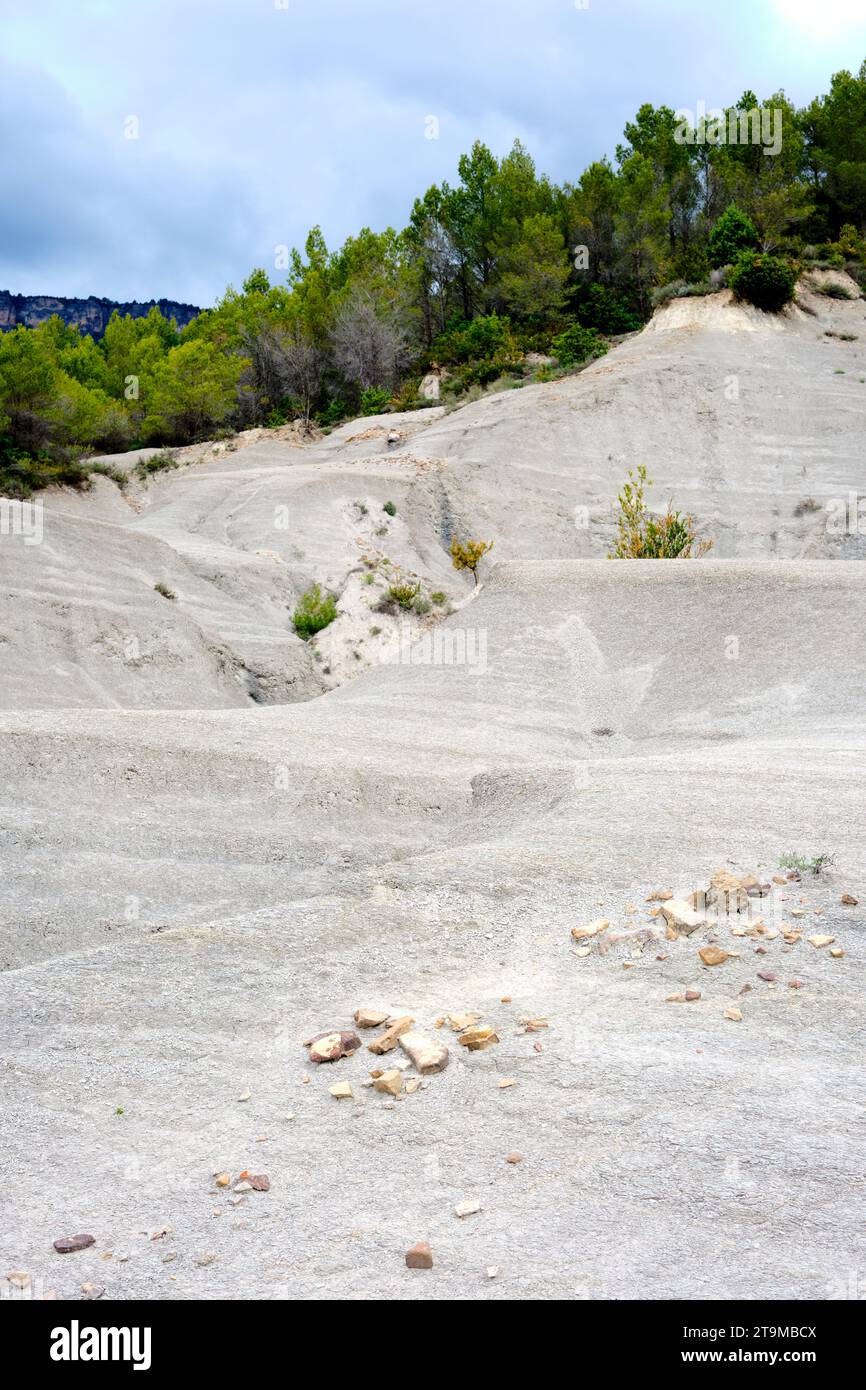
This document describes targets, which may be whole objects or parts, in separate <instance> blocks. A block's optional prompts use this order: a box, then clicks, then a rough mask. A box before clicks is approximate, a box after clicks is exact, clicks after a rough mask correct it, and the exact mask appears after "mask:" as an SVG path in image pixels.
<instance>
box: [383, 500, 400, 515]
mask: <svg viewBox="0 0 866 1390" xmlns="http://www.w3.org/2000/svg"><path fill="white" fill-rule="evenodd" d="M382 511H383V512H387V513H388V515H389V516H396V515H397V508H396V507H395V506H394V503H393V502H385V503H384V505H383V507H382Z"/></svg>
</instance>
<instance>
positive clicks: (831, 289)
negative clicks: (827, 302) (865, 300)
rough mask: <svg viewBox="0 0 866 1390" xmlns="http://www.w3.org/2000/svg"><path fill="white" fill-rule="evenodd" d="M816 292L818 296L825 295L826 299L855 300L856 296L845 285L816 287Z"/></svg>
mask: <svg viewBox="0 0 866 1390" xmlns="http://www.w3.org/2000/svg"><path fill="white" fill-rule="evenodd" d="M817 290H818V293H819V294H825V295H826V296H827V298H828V299H856V298H857V296H856V295H855V294H852V293H851V291H850V290H849V289H848V288H847V286H845V285H818V286H817Z"/></svg>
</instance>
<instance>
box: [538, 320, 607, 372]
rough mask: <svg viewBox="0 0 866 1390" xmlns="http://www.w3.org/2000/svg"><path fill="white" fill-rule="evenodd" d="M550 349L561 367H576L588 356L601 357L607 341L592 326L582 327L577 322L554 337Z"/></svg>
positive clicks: (605, 349) (605, 350)
mask: <svg viewBox="0 0 866 1390" xmlns="http://www.w3.org/2000/svg"><path fill="white" fill-rule="evenodd" d="M550 350H551V353H552V354H553V356H554V357H555V358H556V360H557V361H558V362H559V364H560V366H561V367H576V366H577V365H578V364H579V363H580V362H586V361H587V360H588V359H589V358H592V357H601V356H602V355H603V354H604V353H605V352H607V343H606V342H605V341H604V339H603V338H600V337H599V335H598V333H596V331H595V329H594V328H583V327H582V326H581V325H580V324H579V323H573V324H572V325H571V327H570V328H566V330H565V332H564V333H560V334H559V335H558V337H556V338H554V340H553V342H552V343H551V345H550Z"/></svg>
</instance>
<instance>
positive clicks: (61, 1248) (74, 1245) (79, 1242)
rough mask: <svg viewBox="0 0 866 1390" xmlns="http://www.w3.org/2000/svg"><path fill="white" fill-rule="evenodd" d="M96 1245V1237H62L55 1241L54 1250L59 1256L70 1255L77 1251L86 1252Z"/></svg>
mask: <svg viewBox="0 0 866 1390" xmlns="http://www.w3.org/2000/svg"><path fill="white" fill-rule="evenodd" d="M95 1244H96V1236H61V1238H60V1240H55V1242H54V1249H55V1250H56V1251H57V1253H58V1254H59V1255H70V1254H72V1252H73V1251H75V1250H86V1249H87V1247H88V1246H89V1245H95Z"/></svg>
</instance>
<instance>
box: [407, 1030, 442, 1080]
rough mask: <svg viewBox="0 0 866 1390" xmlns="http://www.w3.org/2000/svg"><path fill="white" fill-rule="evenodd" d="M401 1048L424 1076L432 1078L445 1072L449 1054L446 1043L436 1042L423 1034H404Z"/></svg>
mask: <svg viewBox="0 0 866 1390" xmlns="http://www.w3.org/2000/svg"><path fill="white" fill-rule="evenodd" d="M400 1046H401V1048H402V1049H403V1051H404V1052H405V1053H406V1055H407V1057H409V1058H410V1059H411V1061H412V1063H413V1065H414V1067H415V1070H416V1071H418V1072H420V1073H421V1075H422V1076H432V1075H434V1073H436V1072H440V1071H444V1070H445V1068H446V1067H447V1065H448V1057H449V1052H448V1048H447V1047H446V1046H445V1044H444V1043H438V1042H434V1041H433V1039H432V1038H426V1037H425V1036H424V1034H423V1033H414V1032H409V1033H404V1034H403V1035H402V1037H401V1038H400Z"/></svg>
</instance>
